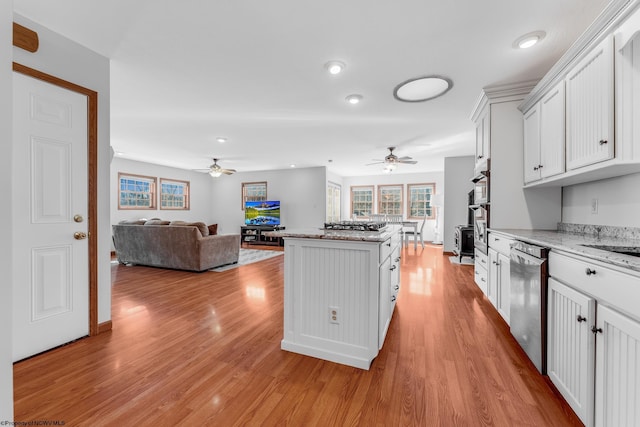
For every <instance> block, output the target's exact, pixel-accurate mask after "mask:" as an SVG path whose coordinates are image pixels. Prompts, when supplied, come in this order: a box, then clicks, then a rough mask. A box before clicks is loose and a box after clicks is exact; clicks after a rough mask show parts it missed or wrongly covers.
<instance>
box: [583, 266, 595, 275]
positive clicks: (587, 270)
mask: <svg viewBox="0 0 640 427" xmlns="http://www.w3.org/2000/svg"><path fill="white" fill-rule="evenodd" d="M584 272H585V273H587V276H591V275H592V274H593V275H594V276H595V274H596V271H595V270H592V269H590V268H589V267H587V269H586V270H585V271H584Z"/></svg>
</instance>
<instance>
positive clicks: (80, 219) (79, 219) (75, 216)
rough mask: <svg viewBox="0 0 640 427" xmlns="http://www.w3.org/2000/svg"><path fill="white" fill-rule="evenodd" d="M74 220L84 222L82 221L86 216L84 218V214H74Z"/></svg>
mask: <svg viewBox="0 0 640 427" xmlns="http://www.w3.org/2000/svg"><path fill="white" fill-rule="evenodd" d="M73 220H74V221H75V222H82V221H84V218H82V215H74V216H73Z"/></svg>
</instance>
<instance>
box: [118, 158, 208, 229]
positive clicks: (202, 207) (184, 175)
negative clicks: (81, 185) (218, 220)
mask: <svg viewBox="0 0 640 427" xmlns="http://www.w3.org/2000/svg"><path fill="white" fill-rule="evenodd" d="M118 172H123V173H131V174H136V175H146V176H151V177H155V178H156V179H157V180H158V181H157V182H158V186H159V185H160V178H169V179H178V180H181V181H189V190H190V194H191V196H190V201H191V204H190V209H189V210H187V211H182V210H176V211H174V210H163V209H159V208H158V209H153V210H149V209H118ZM213 179H214V178H211V176H209V174H206V173H200V172H193V171H189V170H185V169H177V168H172V167H168V166H159V165H154V164H151V163H144V162H138V161H135V160H127V159H123V158H120V157H117V156H116V157H114V158H113V160H112V162H111V224H117V223H118V222H120V221H122V220H123V219H140V218H161V219H166V220H170V221H176V220H180V221H202V222H204V223H206V224H212V223H213V222H212V220H213V214H212V212H211V204H212V200H213V195H212V194H211V189H212V187H213V183H212V181H213ZM158 204H159V203H158Z"/></svg>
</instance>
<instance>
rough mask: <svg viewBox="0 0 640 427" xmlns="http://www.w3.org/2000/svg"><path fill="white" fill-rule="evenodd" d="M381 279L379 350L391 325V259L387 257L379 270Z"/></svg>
mask: <svg viewBox="0 0 640 427" xmlns="http://www.w3.org/2000/svg"><path fill="white" fill-rule="evenodd" d="M378 274H379V277H380V288H379V297H380V305H379V306H378V310H379V311H378V348H379V349H380V348H382V344H384V338H385V337H386V336H387V330H388V329H389V323H390V322H391V309H392V305H391V258H390V257H387V258H386V259H385V260H384V261H383V262H382V264H380V268H379V270H378Z"/></svg>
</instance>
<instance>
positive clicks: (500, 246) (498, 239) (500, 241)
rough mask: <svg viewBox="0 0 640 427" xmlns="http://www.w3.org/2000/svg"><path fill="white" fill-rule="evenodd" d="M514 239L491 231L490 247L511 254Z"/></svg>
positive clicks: (504, 253)
mask: <svg viewBox="0 0 640 427" xmlns="http://www.w3.org/2000/svg"><path fill="white" fill-rule="evenodd" d="M513 241H514V240H513V239H511V238H509V237H506V236H504V235H502V234H496V233H492V232H489V247H490V248H493V249H495V250H496V251H497V252H500V253H501V254H502V255H506V256H509V254H510V252H511V244H512V243H513Z"/></svg>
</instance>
